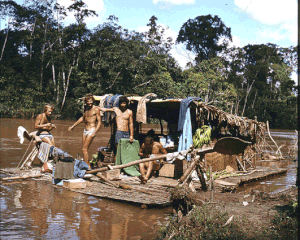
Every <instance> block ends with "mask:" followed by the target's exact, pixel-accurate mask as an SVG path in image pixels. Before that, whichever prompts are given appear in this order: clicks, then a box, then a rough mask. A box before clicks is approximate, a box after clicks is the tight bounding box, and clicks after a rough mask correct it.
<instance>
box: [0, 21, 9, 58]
mask: <svg viewBox="0 0 300 240" xmlns="http://www.w3.org/2000/svg"><path fill="white" fill-rule="evenodd" d="M8 32H9V27H7V32H6V36H5V41H4V44H3V47H2V52H1V58H0V61H1V60H2V58H3V53H4V49H5V46H6V42H7V38H8Z"/></svg>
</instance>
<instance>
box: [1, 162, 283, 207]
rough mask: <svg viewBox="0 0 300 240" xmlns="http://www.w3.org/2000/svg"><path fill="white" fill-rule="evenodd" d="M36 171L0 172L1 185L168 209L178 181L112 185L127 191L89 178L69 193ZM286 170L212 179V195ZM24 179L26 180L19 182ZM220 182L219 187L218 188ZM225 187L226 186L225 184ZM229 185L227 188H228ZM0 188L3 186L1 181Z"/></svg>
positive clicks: (124, 179)
mask: <svg viewBox="0 0 300 240" xmlns="http://www.w3.org/2000/svg"><path fill="white" fill-rule="evenodd" d="M40 170H41V168H40V167H34V168H32V169H30V170H20V169H17V168H5V169H0V173H1V175H2V174H5V175H8V177H6V178H5V179H6V180H5V182H11V181H18V179H16V177H20V178H19V180H22V181H30V180H34V181H43V182H45V183H47V184H51V185H52V186H53V187H55V188H62V189H66V190H69V191H73V192H77V193H81V194H86V195H91V196H94V197H100V198H106V199H111V200H116V201H121V202H126V203H131V204H137V205H146V206H147V207H150V206H152V207H162V206H168V205H171V200H170V194H169V192H170V189H172V188H175V187H176V186H178V183H179V182H178V180H176V179H173V178H167V177H154V178H151V179H150V180H149V181H148V182H147V183H146V184H141V183H140V180H139V179H138V178H137V177H129V176H127V175H122V174H121V177H120V180H118V181H114V182H116V183H117V182H120V183H122V184H124V185H127V186H129V187H130V188H131V189H122V188H116V187H114V186H112V185H110V184H109V183H107V182H105V181H102V180H100V179H99V178H98V177H92V178H90V179H88V180H86V181H87V186H86V188H84V189H70V188H66V187H63V186H59V185H54V184H53V183H52V174H50V173H41V172H40ZM286 172H287V169H284V168H278V169H272V168H268V167H263V168H258V169H256V170H254V171H250V172H247V173H243V174H238V175H237V176H229V177H226V178H220V179H216V180H215V181H214V184H215V189H214V191H219V190H221V191H223V190H224V188H227V190H228V189H231V190H234V189H237V188H238V187H239V186H241V185H243V184H244V183H247V182H251V181H257V180H261V179H265V178H267V177H270V176H274V175H277V174H284V173H286ZM22 176H26V178H22ZM9 178H10V179H9ZM3 179H4V178H1V180H3ZM222 182H223V184H222ZM192 183H193V186H194V189H195V190H196V191H197V192H198V193H200V194H201V191H203V190H202V187H201V183H200V181H192ZM225 183H227V184H225ZM228 183H229V184H228ZM1 184H5V183H4V181H2V183H1Z"/></svg>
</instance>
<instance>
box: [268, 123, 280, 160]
mask: <svg viewBox="0 0 300 240" xmlns="http://www.w3.org/2000/svg"><path fill="white" fill-rule="evenodd" d="M267 131H268V134H269V137H270V139H271V140H272V142H273V143H274V144H275V146H276V147H277V151H278V152H279V154H280V158H283V156H282V153H281V151H280V148H278V145H277V143H276V142H275V140H274V139H273V137H272V136H271V133H270V129H269V121H267Z"/></svg>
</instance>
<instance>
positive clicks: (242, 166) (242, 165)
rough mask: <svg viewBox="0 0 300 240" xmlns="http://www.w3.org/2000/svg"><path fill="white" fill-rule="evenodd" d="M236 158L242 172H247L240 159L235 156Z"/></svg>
mask: <svg viewBox="0 0 300 240" xmlns="http://www.w3.org/2000/svg"><path fill="white" fill-rule="evenodd" d="M236 160H237V162H238V163H239V164H240V166H241V168H242V169H243V171H244V172H247V171H246V170H245V168H244V166H243V164H242V163H241V161H240V160H239V158H238V156H236Z"/></svg>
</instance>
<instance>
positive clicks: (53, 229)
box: [0, 119, 296, 239]
mask: <svg viewBox="0 0 300 240" xmlns="http://www.w3.org/2000/svg"><path fill="white" fill-rule="evenodd" d="M53 123H54V124H56V126H57V129H55V130H54V131H53V135H54V137H55V142H56V145H57V146H58V147H60V148H62V149H63V150H65V151H67V152H68V153H70V154H71V155H73V156H76V154H77V153H81V138H82V131H83V127H84V126H83V125H79V126H78V127H77V128H76V129H75V130H74V131H73V132H71V133H70V132H68V130H67V129H68V127H69V126H70V125H72V124H73V123H74V121H61V120H60V121H55V120H54V121H53ZM18 126H23V127H25V128H26V129H27V130H28V131H29V132H31V131H34V121H33V120H22V119H1V125H0V128H1V129H0V137H1V151H0V153H1V155H0V160H1V163H0V167H1V168H6V167H16V166H17V165H18V163H19V162H20V160H21V159H22V157H23V155H24V153H25V151H26V149H27V147H28V144H29V142H26V141H25V144H23V145H21V144H20V142H19V139H18V138H17V128H18ZM151 127H154V128H155V130H156V131H158V129H156V128H157V126H155V125H154V126H151ZM272 135H274V136H275V137H274V139H275V140H276V142H277V143H278V145H281V144H287V145H288V144H292V143H293V141H294V140H293V139H292V136H293V132H286V131H285V132H280V131H276V133H275V134H273V132H272ZM281 135H282V136H283V137H280V136H281ZM109 136H110V129H109V128H101V130H100V132H99V133H98V134H97V136H96V138H95V139H94V141H93V143H92V144H91V147H90V151H89V154H90V155H91V154H92V153H94V152H96V149H97V148H98V147H99V146H105V145H106V143H107V142H108V138H109ZM286 136H288V137H286ZM270 144H272V143H270ZM282 150H283V154H284V155H286V150H285V149H284V148H283V149H282ZM37 163H38V162H37ZM278 163H279V165H280V166H278ZM260 164H261V165H264V166H265V165H268V166H272V165H274V167H276V166H278V167H288V169H289V171H288V173H287V174H285V175H281V176H279V177H273V178H269V179H267V180H264V181H260V182H259V184H257V183H251V184H249V185H248V186H246V187H252V188H260V190H270V191H278V190H280V189H283V188H287V187H288V186H290V185H294V184H295V176H296V170H295V163H294V162H290V161H280V162H277V163H275V162H261V163H260ZM0 177H3V175H1V174H0ZM0 187H1V192H0V194H1V195H0V211H1V223H0V236H1V239H24V238H25V239H153V238H155V229H156V228H158V227H159V226H161V225H162V224H164V223H166V221H167V219H168V217H169V215H170V213H171V208H163V209H148V210H143V209H141V208H140V207H138V206H133V205H129V204H125V203H119V202H115V201H111V200H105V199H100V198H96V197H92V196H87V195H82V194H79V193H74V192H71V191H68V190H66V189H63V188H55V187H53V186H51V185H48V184H46V183H43V182H41V181H30V180H28V181H23V182H13V183H2V184H1V186H0ZM263 188H265V189H263Z"/></svg>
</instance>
